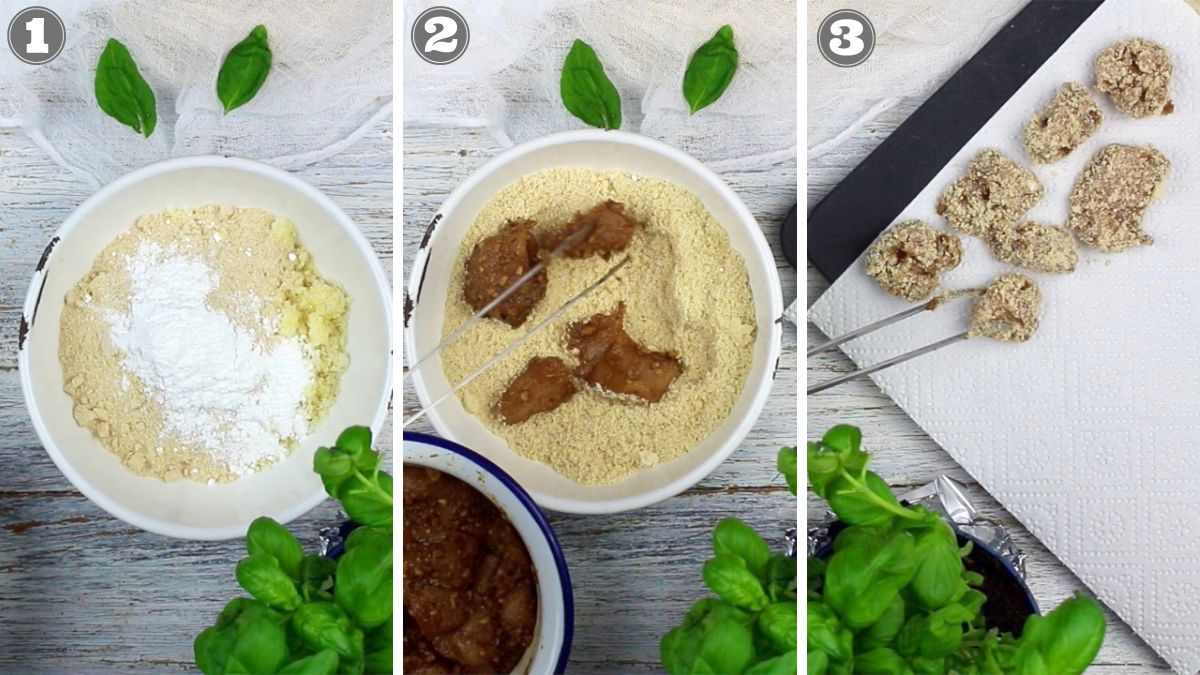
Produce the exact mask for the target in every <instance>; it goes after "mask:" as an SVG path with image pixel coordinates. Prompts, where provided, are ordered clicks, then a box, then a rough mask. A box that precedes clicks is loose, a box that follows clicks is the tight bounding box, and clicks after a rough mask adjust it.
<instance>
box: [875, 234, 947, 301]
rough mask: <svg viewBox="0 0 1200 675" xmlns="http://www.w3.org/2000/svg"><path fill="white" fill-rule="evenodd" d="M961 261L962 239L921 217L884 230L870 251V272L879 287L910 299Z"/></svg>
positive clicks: (915, 298)
mask: <svg viewBox="0 0 1200 675" xmlns="http://www.w3.org/2000/svg"><path fill="white" fill-rule="evenodd" d="M960 262H962V242H960V241H959V240H958V237H956V236H954V235H953V234H948V233H945V232H939V231H937V230H935V229H933V228H932V227H930V226H928V225H926V224H925V223H923V222H921V221H920V220H906V221H904V222H902V223H899V224H897V225H895V226H893V227H892V228H891V229H889V230H888V231H886V232H884V233H883V234H882V235H881V236H880V237H879V239H877V240H876V241H875V243H874V244H872V245H871V250H870V251H868V253H867V274H868V275H870V276H871V278H873V279H875V281H877V282H879V287H880V288H882V289H883V290H885V291H887V292H888V293H891V294H892V295H895V296H898V297H901V298H904V299H905V300H909V301H911V302H916V301H918V300H924V299H925V298H928V297H929V296H930V294H932V293H933V291H934V290H935V289H936V288H937V287H938V284H939V283H940V282H941V275H942V272H946V271H949V270H952V269H954V268H955V267H958V265H959V263H960Z"/></svg>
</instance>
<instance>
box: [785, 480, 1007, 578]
mask: <svg viewBox="0 0 1200 675" xmlns="http://www.w3.org/2000/svg"><path fill="white" fill-rule="evenodd" d="M896 498H897V499H899V500H900V501H902V502H906V503H908V504H911V505H913V506H918V505H919V506H924V507H925V508H927V509H929V510H930V511H934V512H936V513H940V514H942V516H943V517H945V518H946V520H947V521H949V523H950V524H951V525H953V526H954V528H955V529H956V530H958V531H960V532H962V533H963V534H966V535H969V536H971V537H974V538H975V539H977V540H979V541H981V542H983V544H984V545H985V546H987V547H988V548H989V549H991V550H992V551H993V552H994V553H995V554H996V555H998V556H1000V557H1001V558H1002V559H1004V560H1005V561H1006V562H1007V563H1008V564H1010V565H1012V567H1013V569H1015V570H1016V571H1017V574H1018V575H1019V576H1020V577H1021V579H1022V580H1024V579H1025V553H1023V552H1022V551H1021V549H1019V548H1017V545H1016V543H1015V542H1014V541H1013V538H1012V533H1010V532H1009V531H1008V528H1006V527H1004V526H1003V525H1001V524H999V523H997V522H995V521H993V520H989V519H988V518H985V517H983V516H981V515H979V512H978V511H977V510H976V509H975V506H974V505H973V504H971V500H970V499H968V498H967V495H966V492H965V490H964V489H963V486H962V484H961V483H959V482H957V481H955V480H954V479H952V478H949V477H948V476H938V477H937V478H936V479H935V480H934V481H933V482H932V483H928V484H926V485H922V486H920V487H918V488H915V489H913V490H910V491H909V492H906V493H904V494H901V495H896ZM826 514H827V517H826V518H825V520H824V521H823V522H821V523H819V524H817V525H814V526H813V527H810V528H808V555H810V556H812V555H816V553H817V551H820V550H821V549H823V548H825V547H826V546H828V545H829V544H830V543H831V537H830V536H829V526H830V525H832V524H833V522H834V520H836V517H835V516H834V515H833V513H832V512H826Z"/></svg>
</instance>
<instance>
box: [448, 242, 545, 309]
mask: <svg viewBox="0 0 1200 675" xmlns="http://www.w3.org/2000/svg"><path fill="white" fill-rule="evenodd" d="M533 225H534V222H533V221H532V220H510V221H509V222H508V223H507V224H506V225H505V226H504V228H503V229H501V230H500V231H499V232H497V233H496V234H493V235H492V236H490V237H488V238H486V239H484V240H483V241H481V242H479V243H478V244H476V245H475V249H474V250H472V251H471V257H469V258H467V266H466V268H467V269H466V279H465V280H464V283H463V295H464V296H465V299H466V301H467V304H469V305H471V307H472V308H473V309H474V310H475V311H479V310H481V309H483V308H484V307H485V306H486V305H487V304H488V303H489V302H491V301H492V300H494V299H496V297H497V296H499V295H500V293H502V292H503V291H504V289H506V288H508V287H509V286H510V285H512V283H513V282H514V281H516V280H517V279H518V278H519V277H520V276H521V275H522V274H524V273H525V272H527V271H529V268H531V267H533V266H534V265H536V264H537V262H538V258H539V255H540V252H539V248H538V242H537V239H536V238H534V236H533ZM544 295H546V270H541V271H540V272H538V273H537V274H536V275H534V277H533V278H532V279H530V280H529V281H526V282H525V283H524V284H523V285H522V286H521V287H520V288H518V289H517V290H516V292H515V293H513V294H512V295H510V296H508V297H507V298H506V299H505V300H504V302H501V303H500V304H499V305H496V306H495V307H493V308H492V310H491V311H489V312H488V313H487V316H488V318H492V319H499V320H500V321H503V322H504V323H506V324H508V325H510V326H512V327H513V328H516V327H517V326H520V325H521V324H523V323H525V319H526V318H528V317H529V314H530V312H532V311H533V308H534V307H535V306H536V305H537V303H538V302H539V301H540V300H541V299H542V296H544Z"/></svg>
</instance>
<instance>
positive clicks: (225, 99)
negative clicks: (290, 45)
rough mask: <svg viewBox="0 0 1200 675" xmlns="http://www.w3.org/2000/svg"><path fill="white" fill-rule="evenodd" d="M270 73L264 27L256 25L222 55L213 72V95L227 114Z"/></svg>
mask: <svg viewBox="0 0 1200 675" xmlns="http://www.w3.org/2000/svg"><path fill="white" fill-rule="evenodd" d="M270 72H271V47H270V46H269V45H267V27H266V26H263V25H262V24H259V25H257V26H255V27H254V29H253V30H251V31H250V34H249V35H247V36H246V38H245V39H244V40H242V41H241V42H239V43H237V44H236V45H234V46H233V49H230V50H229V53H228V54H226V55H225V62H224V63H222V64H221V72H219V73H218V74H217V98H219V99H221V105H223V106H224V107H225V112H226V113H228V112H230V111H231V110H233V109H234V108H239V107H241V106H243V105H245V104H246V103H249V102H250V99H252V98H254V95H255V94H257V93H258V90H259V88H261V87H262V85H263V82H266V81H267V74H268V73H270Z"/></svg>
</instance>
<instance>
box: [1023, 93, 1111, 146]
mask: <svg viewBox="0 0 1200 675" xmlns="http://www.w3.org/2000/svg"><path fill="white" fill-rule="evenodd" d="M1103 121H1104V113H1102V112H1100V106H1098V105H1096V102H1095V101H1093V100H1092V96H1091V94H1089V93H1088V90H1087V87H1085V86H1083V85H1082V84H1079V83H1078V82H1067V83H1066V84H1064V85H1063V86H1062V87H1061V88H1059V90H1058V93H1057V94H1055V96H1054V99H1053V100H1052V101H1050V103H1048V104H1046V107H1045V108H1042V109H1041V111H1039V112H1038V114H1037V115H1034V117H1033V119H1031V120H1029V123H1028V124H1026V125H1025V135H1024V140H1025V149H1026V150H1027V151H1028V152H1029V156H1030V157H1031V158H1032V159H1033V161H1034V162H1035V163H1038V164H1049V163H1050V162H1057V161H1058V160H1060V159H1062V158H1063V157H1066V156H1067V155H1069V154H1071V152H1072V151H1073V150H1075V148H1078V147H1079V146H1080V144H1082V143H1083V142H1084V141H1086V140H1087V139H1088V137H1089V136H1091V135H1092V134H1094V133H1096V130H1097V129H1099V128H1100V123H1101V122H1103Z"/></svg>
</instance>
